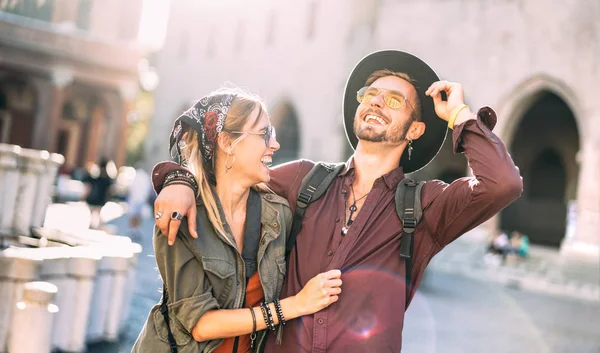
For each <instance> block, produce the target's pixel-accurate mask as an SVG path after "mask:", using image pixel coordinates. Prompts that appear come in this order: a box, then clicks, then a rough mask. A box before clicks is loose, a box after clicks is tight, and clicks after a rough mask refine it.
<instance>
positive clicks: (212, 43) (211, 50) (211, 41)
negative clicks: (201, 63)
mask: <svg viewBox="0 0 600 353" xmlns="http://www.w3.org/2000/svg"><path fill="white" fill-rule="evenodd" d="M216 40H217V33H216V32H215V30H212V31H211V32H210V35H209V36H208V43H207V45H206V57H207V58H212V57H214V56H215V52H216V51H217V42H216Z"/></svg>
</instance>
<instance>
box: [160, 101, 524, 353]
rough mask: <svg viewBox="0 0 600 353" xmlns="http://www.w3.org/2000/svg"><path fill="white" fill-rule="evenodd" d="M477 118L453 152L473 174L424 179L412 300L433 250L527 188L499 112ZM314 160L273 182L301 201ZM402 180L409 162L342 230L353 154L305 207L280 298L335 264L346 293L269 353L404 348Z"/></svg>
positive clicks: (297, 324)
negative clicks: (397, 199)
mask: <svg viewBox="0 0 600 353" xmlns="http://www.w3.org/2000/svg"><path fill="white" fill-rule="evenodd" d="M477 116H478V118H477V120H470V121H467V122H466V123H464V124H461V125H459V126H456V127H455V129H454V131H453V144H454V151H455V152H456V153H463V152H464V154H465V155H466V156H467V159H468V161H469V165H470V167H471V169H472V171H473V175H474V176H473V177H467V178H461V179H458V180H456V181H454V182H453V183H451V184H446V183H444V182H442V181H438V180H436V181H430V182H427V183H425V185H424V186H423V189H422V194H421V201H422V207H423V217H422V219H421V222H420V223H419V224H418V226H417V228H416V230H415V233H414V250H413V269H412V271H413V272H412V278H411V283H412V291H411V294H410V298H409V299H411V298H412V296H413V295H414V292H415V291H416V288H417V287H418V285H419V282H420V281H421V278H422V275H423V272H424V270H425V267H426V266H427V264H428V263H429V261H430V260H431V258H432V257H433V256H434V255H435V254H437V253H438V252H439V251H440V250H441V249H442V248H444V246H446V245H447V244H449V243H450V242H452V241H453V240H454V239H456V238H457V237H459V236H460V235H461V234H463V233H465V232H467V231H469V230H471V229H473V228H474V227H476V226H477V225H479V224H481V223H483V222H485V221H486V220H488V219H489V218H491V217H492V216H493V215H494V214H496V213H497V212H499V211H500V210H502V209H503V208H504V207H506V206H507V205H508V204H510V203H511V202H512V201H514V200H515V199H517V198H518V197H519V196H520V194H521V192H522V179H521V177H520V175H519V170H518V169H517V168H516V167H515V165H514V163H513V161H512V159H511V157H510V155H509V154H508V152H507V150H506V147H505V146H504V144H503V143H502V141H501V140H500V139H499V138H498V137H497V136H496V135H494V134H493V133H492V132H491V130H492V129H493V127H494V126H495V124H496V115H495V113H494V112H493V110H492V109H490V108H487V107H484V108H482V109H480V110H479V112H478V113H477ZM313 165H314V163H313V162H311V161H307V160H300V161H296V162H292V163H288V164H285V165H282V166H280V167H277V168H274V169H273V170H272V172H271V182H270V184H269V186H270V187H271V188H272V189H273V190H274V191H275V192H276V193H277V194H279V195H281V196H283V197H285V198H287V199H288V201H289V203H290V205H291V206H292V209H295V206H296V197H297V195H298V191H299V188H300V184H301V182H302V178H303V177H304V176H305V175H306V174H307V173H308V172H309V171H310V169H311V168H312V167H313ZM155 171H156V170H155ZM164 173H165V171H161V173H160V174H162V175H164ZM403 178H404V173H403V172H402V168H397V169H395V170H393V171H391V172H390V173H388V174H386V175H384V176H382V177H381V178H379V179H377V180H376V181H375V183H374V184H373V188H372V190H371V191H370V193H369V194H368V196H367V198H366V200H365V202H364V204H363V206H362V208H361V210H360V212H359V213H358V215H357V216H356V218H355V220H354V223H353V224H352V226H351V227H350V230H349V231H348V233H347V235H345V236H342V234H341V230H342V226H343V224H344V219H345V216H346V199H347V197H348V193H347V191H346V190H348V186H349V185H350V184H351V183H352V181H353V179H354V165H353V160H352V159H350V161H349V162H348V164H347V167H346V169H345V170H344V171H343V172H342V173H341V174H340V175H339V176H338V177H337V178H336V179H335V180H334V182H333V183H332V184H331V186H330V187H329V189H328V190H327V192H326V193H325V194H324V195H323V196H322V197H321V198H320V199H319V200H317V201H316V202H314V203H313V204H311V205H310V206H309V207H308V208H307V211H306V213H305V215H304V222H303V226H302V230H301V231H300V233H299V235H298V238H297V242H296V249H295V251H292V254H291V256H290V260H289V264H288V274H287V276H286V279H285V282H284V285H283V289H282V294H281V297H282V298H285V297H288V296H292V295H295V294H297V293H298V292H299V291H300V290H301V289H302V287H303V286H304V285H305V284H306V283H307V282H308V281H309V280H310V279H311V278H312V277H314V276H315V275H317V274H319V273H321V272H324V271H327V270H330V269H341V270H342V272H343V274H342V281H343V285H342V294H341V295H340V297H339V300H338V301H337V302H336V303H334V304H332V305H331V306H329V307H328V308H326V309H324V310H321V311H320V312H317V313H315V314H314V315H308V316H304V317H301V318H298V319H296V320H291V321H289V322H288V324H287V326H286V327H285V329H284V330H283V343H282V345H281V346H280V345H277V344H276V343H275V337H274V336H275V335H271V337H270V339H269V341H268V342H267V347H266V350H265V352H266V353H273V352H313V353H321V352H340V353H353V352H400V351H401V348H402V327H403V324H404V311H405V310H406V308H405V282H404V276H405V270H406V269H405V262H404V260H403V259H402V258H401V257H400V242H401V238H402V236H401V235H402V223H401V221H400V219H399V218H398V215H397V213H396V210H395V203H394V195H395V190H396V186H397V185H398V183H399V182H400V181H401V180H402V179H403ZM156 184H158V183H157V182H155V185H156ZM158 185H160V184H158Z"/></svg>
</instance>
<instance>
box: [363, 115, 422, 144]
mask: <svg viewBox="0 0 600 353" xmlns="http://www.w3.org/2000/svg"><path fill="white" fill-rule="evenodd" d="M359 119H360V118H359ZM411 121H412V119H409V121H407V122H405V123H404V124H402V125H400V124H390V125H389V127H388V129H386V130H384V131H382V132H377V131H375V129H373V128H372V127H371V126H366V127H364V128H361V127H359V126H360V121H356V123H355V124H354V134H355V135H356V137H358V139H359V140H364V141H369V142H391V143H400V142H402V141H405V140H406V134H407V133H408V128H409V127H410V123H411Z"/></svg>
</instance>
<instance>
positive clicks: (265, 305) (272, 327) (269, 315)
mask: <svg viewBox="0 0 600 353" xmlns="http://www.w3.org/2000/svg"><path fill="white" fill-rule="evenodd" d="M260 307H261V309H262V308H264V311H263V315H265V322H266V324H267V327H268V328H269V329H270V330H271V331H275V322H274V321H273V314H272V313H271V308H270V307H269V304H268V303H267V302H263V303H261V304H260Z"/></svg>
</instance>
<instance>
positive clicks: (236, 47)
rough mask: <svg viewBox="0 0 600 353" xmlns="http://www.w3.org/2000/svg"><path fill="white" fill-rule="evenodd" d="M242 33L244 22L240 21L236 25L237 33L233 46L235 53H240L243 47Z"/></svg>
mask: <svg viewBox="0 0 600 353" xmlns="http://www.w3.org/2000/svg"><path fill="white" fill-rule="evenodd" d="M244 31H245V25H244V22H241V21H240V22H239V23H238V27H237V32H236V33H235V44H234V48H233V50H234V51H235V52H236V53H239V52H241V51H242V49H243V47H244Z"/></svg>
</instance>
